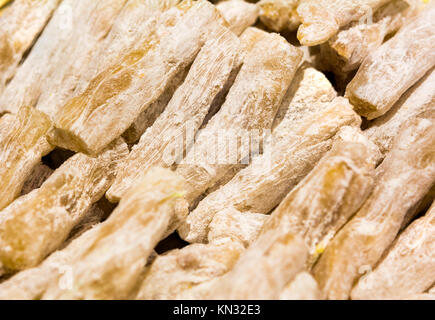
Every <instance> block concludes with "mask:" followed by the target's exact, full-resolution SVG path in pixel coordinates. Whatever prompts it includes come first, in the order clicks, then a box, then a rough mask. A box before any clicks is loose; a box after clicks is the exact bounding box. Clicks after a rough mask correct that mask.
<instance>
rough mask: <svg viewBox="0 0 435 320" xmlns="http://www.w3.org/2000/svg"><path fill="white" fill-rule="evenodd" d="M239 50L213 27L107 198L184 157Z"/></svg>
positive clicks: (227, 34)
mask: <svg viewBox="0 0 435 320" xmlns="http://www.w3.org/2000/svg"><path fill="white" fill-rule="evenodd" d="M239 50H240V42H239V40H238V38H237V37H236V36H235V35H234V34H233V33H232V32H231V31H229V30H228V29H227V28H225V27H223V26H221V25H216V29H215V30H214V36H213V38H211V39H210V40H209V42H207V43H206V44H205V45H204V47H203V48H202V49H201V51H200V52H199V54H198V56H197V58H196V59H195V62H194V63H193V65H192V67H191V69H190V71H189V74H188V75H187V77H186V80H185V81H184V82H183V84H182V85H181V86H180V87H179V88H178V89H177V91H176V92H175V94H174V96H173V97H172V99H171V101H170V102H169V104H168V106H167V107H166V109H165V111H164V112H163V113H162V114H161V116H160V117H159V118H158V119H157V120H156V121H155V122H154V124H153V126H151V127H150V128H149V129H148V130H147V131H146V133H145V134H144V135H143V136H142V138H141V139H140V141H139V143H138V144H137V145H135V146H134V147H133V149H132V151H131V152H130V154H129V156H128V158H127V159H126V161H125V163H124V165H123V167H122V169H120V170H119V172H118V174H117V177H116V180H115V182H114V184H113V185H112V187H111V188H110V190H109V192H108V193H107V197H108V199H109V200H111V201H119V199H120V198H121V197H122V195H123V194H124V193H125V191H126V190H128V188H129V187H130V186H132V185H134V184H135V182H136V181H137V180H138V179H141V178H142V177H143V175H144V174H146V171H147V170H148V169H149V168H150V167H152V166H155V165H159V166H165V167H170V166H171V165H172V164H174V162H175V161H176V160H177V159H179V158H182V157H183V154H184V151H185V149H186V146H187V145H189V144H190V143H191V142H192V141H184V139H185V137H186V139H191V140H193V138H194V135H195V133H196V131H197V130H198V129H199V127H200V126H201V124H202V122H203V121H204V118H205V116H206V115H207V113H208V111H209V108H210V105H211V103H212V102H213V99H214V98H215V97H216V95H217V94H218V93H219V91H220V90H221V89H222V88H223V86H224V85H225V83H226V81H227V79H228V77H229V75H230V73H231V70H232V69H233V66H234V62H235V60H236V57H237V55H238V54H239ZM189 136H190V137H189Z"/></svg>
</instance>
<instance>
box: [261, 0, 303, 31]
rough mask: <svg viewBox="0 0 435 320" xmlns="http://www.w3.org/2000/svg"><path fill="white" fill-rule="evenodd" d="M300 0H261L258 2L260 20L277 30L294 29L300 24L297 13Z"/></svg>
mask: <svg viewBox="0 0 435 320" xmlns="http://www.w3.org/2000/svg"><path fill="white" fill-rule="evenodd" d="M299 2H300V0H261V1H260V2H258V3H257V6H258V7H259V8H260V20H261V22H263V24H264V25H265V26H266V27H268V28H269V29H271V30H273V31H275V32H281V31H286V30H289V31H294V30H296V29H297V28H298V27H299V25H300V20H299V17H298V15H297V13H296V8H297V7H298V4H299Z"/></svg>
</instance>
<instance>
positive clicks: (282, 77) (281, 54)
mask: <svg viewBox="0 0 435 320" xmlns="http://www.w3.org/2000/svg"><path fill="white" fill-rule="evenodd" d="M250 30H252V29H248V31H247V32H251V31H250ZM256 34H258V36H257V37H258V38H260V39H259V40H258V41H257V42H256V43H255V45H253V48H252V50H250V51H249V52H248V53H247V54H246V57H245V60H244V63H243V66H242V68H241V70H240V72H239V74H238V76H237V78H236V80H235V82H234V84H233V86H232V87H231V89H230V92H229V93H228V96H227V98H226V100H225V103H224V105H223V106H222V107H221V109H220V111H219V112H218V113H217V114H216V115H215V116H214V117H213V118H212V119H211V120H210V121H209V122H208V124H207V126H206V127H205V128H204V129H203V130H202V131H201V132H200V133H199V134H198V135H197V137H196V141H195V144H194V145H193V146H192V148H191V149H190V151H189V152H188V153H187V156H186V158H185V159H184V160H183V161H182V162H181V164H180V165H179V166H178V168H177V172H178V173H179V174H180V175H181V176H183V177H184V178H185V179H186V181H187V194H186V199H187V201H188V202H189V203H192V202H193V201H194V200H195V199H196V198H197V197H199V196H200V195H201V194H202V193H203V192H204V191H206V190H207V188H209V187H211V186H213V185H214V184H215V183H216V182H217V181H218V180H219V179H220V178H222V177H223V176H224V175H225V174H226V173H227V172H228V171H229V170H230V169H231V168H232V167H233V166H235V165H237V164H240V163H241V162H242V159H244V158H245V157H249V155H250V154H251V153H253V152H255V151H256V150H249V149H250V148H242V147H240V148H239V144H240V140H242V138H245V137H244V136H243V135H247V133H252V132H254V131H255V130H257V133H259V135H261V134H262V133H263V132H264V130H266V129H270V128H271V126H272V122H273V118H274V117H275V114H276V112H277V110H278V107H279V105H280V103H281V101H282V98H283V97H284V94H285V92H286V90H287V88H288V87H289V85H290V82H291V80H292V78H293V76H294V74H295V72H296V69H297V67H298V65H299V62H300V60H301V58H302V55H301V53H300V51H299V50H297V49H296V48H294V47H292V46H291V45H290V44H289V43H288V42H287V41H286V40H285V39H284V38H282V37H281V36H279V35H277V34H265V33H264V32H262V31H260V30H258V31H256ZM258 38H257V39H258ZM219 135H220V137H219ZM248 138H249V136H248ZM217 139H222V140H226V141H227V140H229V139H232V140H231V141H235V146H236V147H235V148H231V147H230V148H228V147H226V146H225V145H223V144H225V142H220V141H216V140H217ZM252 139H255V137H252ZM251 145H255V143H252V141H251ZM227 149H235V150H227Z"/></svg>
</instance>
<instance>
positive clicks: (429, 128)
mask: <svg viewBox="0 0 435 320" xmlns="http://www.w3.org/2000/svg"><path fill="white" fill-rule="evenodd" d="M434 145H435V126H434V113H433V112H432V113H427V114H423V115H421V116H419V117H417V118H414V119H412V120H410V121H408V122H407V124H406V125H405V126H403V127H402V129H401V133H400V134H399V135H398V136H397V137H396V140H395V144H394V147H393V148H392V150H391V151H390V153H389V154H388V155H387V157H386V158H385V160H384V161H383V162H382V164H381V165H380V166H379V167H378V168H377V177H376V180H377V181H376V185H375V188H374V190H373V191H372V193H371V195H370V196H369V198H368V199H367V201H366V202H365V203H364V205H363V206H362V207H361V209H360V210H359V211H358V212H357V213H356V215H355V216H354V217H353V218H352V219H351V220H350V221H349V222H348V223H347V224H346V225H345V226H344V227H343V228H342V229H341V230H340V231H339V232H338V234H337V235H336V236H335V237H334V238H333V240H332V241H331V242H330V244H329V245H328V247H326V250H325V252H324V253H323V255H322V256H321V257H320V260H319V262H318V263H317V264H316V266H315V267H314V276H315V278H316V280H317V281H318V282H319V285H320V286H321V288H322V290H323V291H324V292H325V293H326V294H327V295H328V298H330V299H347V298H348V297H349V295H350V291H351V289H352V286H353V284H354V282H355V281H356V280H357V279H358V278H359V277H360V276H362V275H363V274H364V273H365V272H367V271H368V270H370V268H372V267H373V266H374V265H375V264H376V263H377V262H378V261H379V259H380V258H381V256H382V254H383V253H384V251H385V249H387V248H388V246H390V244H391V243H392V242H393V240H394V239H395V237H396V235H397V233H398V231H399V230H400V227H401V225H402V222H403V219H404V218H405V216H406V214H407V212H408V211H409V210H410V209H412V208H413V207H414V206H415V205H416V204H417V203H418V202H419V201H420V200H421V199H422V198H423V197H424V196H425V194H426V193H427V192H428V191H429V190H430V188H431V187H432V185H433V184H434V183H435V158H434V156H435V153H434V149H433V146H434ZM398 195H400V196H398Z"/></svg>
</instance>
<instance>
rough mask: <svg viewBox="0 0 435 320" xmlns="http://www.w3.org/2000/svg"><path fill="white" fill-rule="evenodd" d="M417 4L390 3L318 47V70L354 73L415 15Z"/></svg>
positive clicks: (403, 0) (414, 0)
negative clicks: (319, 60)
mask: <svg viewBox="0 0 435 320" xmlns="http://www.w3.org/2000/svg"><path fill="white" fill-rule="evenodd" d="M421 4H422V2H421V1H420V0H412V1H410V0H393V1H391V2H388V3H387V4H385V5H384V6H382V7H381V8H379V10H377V11H376V12H375V13H374V15H373V17H372V18H370V19H369V21H366V22H364V23H361V22H353V23H351V24H350V25H348V26H346V27H345V28H343V29H341V30H340V31H339V32H338V33H337V34H336V35H335V36H333V37H332V38H331V39H329V41H328V42H327V43H324V44H322V46H321V61H322V67H324V68H326V69H329V70H332V71H334V72H335V73H346V72H349V71H352V70H355V69H357V68H358V67H359V66H360V65H361V63H362V61H363V60H364V59H365V57H367V56H368V55H369V54H370V53H371V52H372V51H374V50H376V49H377V48H379V47H380V46H381V45H382V43H383V42H384V40H385V39H386V38H387V37H388V36H390V35H391V34H394V32H396V31H397V30H399V29H400V28H401V27H402V26H403V25H404V24H405V23H407V22H408V21H409V19H410V17H412V16H414V15H416V14H417V12H418V9H419V8H420V5H421Z"/></svg>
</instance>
